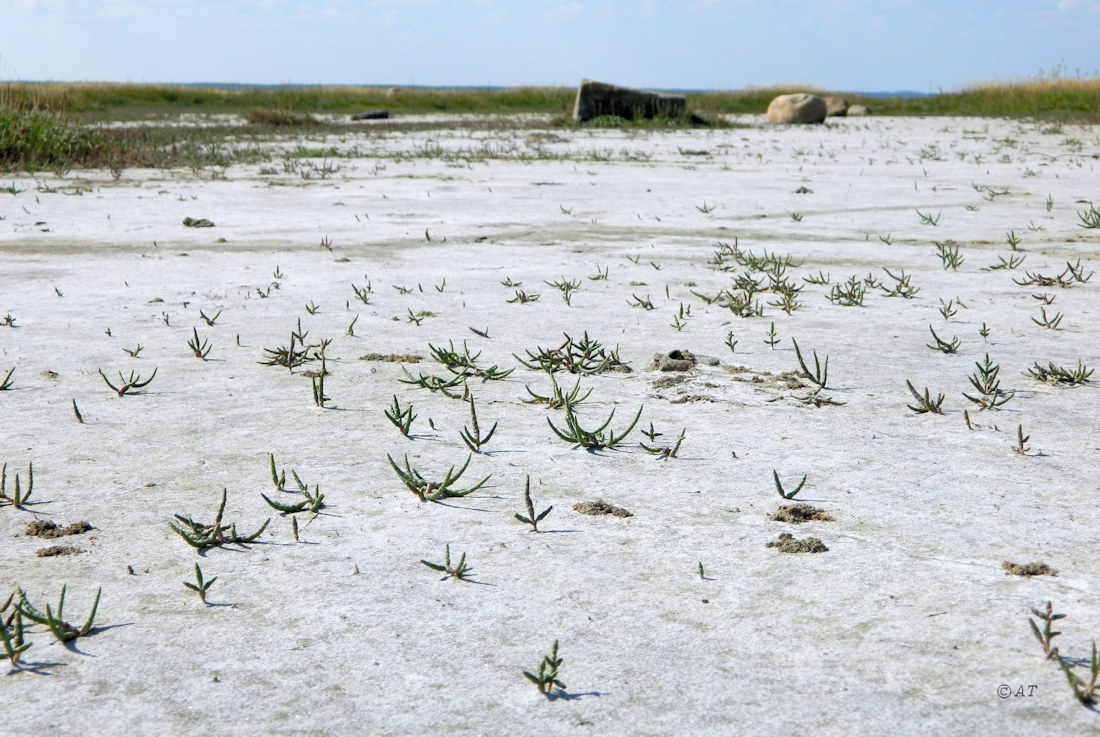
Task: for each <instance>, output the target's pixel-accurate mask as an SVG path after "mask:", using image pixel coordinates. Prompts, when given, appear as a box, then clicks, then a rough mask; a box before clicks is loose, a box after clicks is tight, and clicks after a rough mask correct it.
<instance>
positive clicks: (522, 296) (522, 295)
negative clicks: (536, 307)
mask: <svg viewBox="0 0 1100 737" xmlns="http://www.w3.org/2000/svg"><path fill="white" fill-rule="evenodd" d="M541 296H542V295H541V294H539V293H537V292H532V293H531V294H528V293H527V292H525V291H523V290H522V289H517V290H516V296H515V297H512V299H509V300H505V301H506V302H507V303H508V304H510V305H514V304H521V305H525V304H528V303H530V302H538V301H539V297H541Z"/></svg>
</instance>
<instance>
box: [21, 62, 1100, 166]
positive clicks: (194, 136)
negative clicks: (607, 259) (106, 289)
mask: <svg viewBox="0 0 1100 737" xmlns="http://www.w3.org/2000/svg"><path fill="white" fill-rule="evenodd" d="M794 91H811V92H815V93H817V94H827V92H826V91H825V90H819V89H813V88H808V87H805V86H801V87H770V88H750V89H746V90H740V91H735V92H708V93H702V94H693V95H689V96H688V109H689V110H694V111H698V112H700V113H702V114H703V115H704V116H711V117H713V116H715V115H721V114H731V113H747V114H760V113H762V112H764V110H766V109H767V106H768V103H769V102H770V101H771V100H772V98H774V97H775V96H776V95H778V94H783V93H787V92H794ZM574 94H575V92H574V90H573V89H571V88H552V87H517V88H514V89H506V90H485V89H463V90H427V89H418V88H388V89H387V88H373V87H316V88H293V89H289V88H288V89H272V88H264V89H240V90H222V89H212V88H202V87H178V86H166V85H135V84H100V83H82V84H67V83H57V84H8V85H6V86H3V87H0V171H36V170H55V171H64V170H67V169H71V168H81V167H110V168H112V169H116V168H130V167H137V166H149V167H170V166H208V165H221V164H222V163H231V162H232V161H240V160H243V159H242V158H241V156H244V157H245V158H246V159H247V158H250V157H251V156H253V155H254V154H249V153H247V152H249V151H254V149H255V147H250V146H249V143H248V142H249V139H252V140H253V141H260V140H264V139H265V138H268V137H270V136H272V135H274V134H276V133H277V132H282V133H285V130H286V128H287V127H288V126H294V127H297V128H298V129H300V130H302V131H303V132H308V131H310V130H314V129H319V128H321V127H324V128H325V130H328V131H330V132H333V131H335V130H337V128H336V127H335V126H333V125H332V124H329V125H327V126H325V125H324V123H323V122H322V120H321V119H319V118H318V117H316V116H320V115H344V114H351V113H355V112H359V111H363V110H372V109H386V110H389V111H390V112H391V113H392V114H393V115H396V116H400V115H403V114H416V113H467V114H479V115H490V114H502V113H541V114H545V115H549V116H551V117H552V118H553V119H555V120H567V119H568V116H569V114H570V112H571V110H572V105H573V97H574ZM845 97H846V98H847V99H848V100H849V102H851V103H862V104H865V105H867V106H868V107H870V108H871V109H872V111H873V112H874V113H875V114H876V115H906V116H911V115H943V116H946V115H957V116H975V117H1010V118H1025V117H1026V118H1037V119H1041V120H1050V121H1059V122H1084V123H1100V78H1091V79H1065V78H1056V79H1044V80H1037V81H1030V82H1021V83H1013V84H1001V83H995V84H981V85H975V86H972V87H969V88H967V89H965V90H962V91H960V92H953V93H948V94H942V95H936V96H932V97H920V98H886V99H883V98H873V99H872V98H864V97H861V96H859V95H845ZM184 113H196V114H207V115H210V114H226V113H230V114H239V115H241V116H243V117H244V118H245V119H247V121H248V124H247V125H234V126H225V127H221V128H205V129H203V130H201V131H194V130H187V129H181V128H177V127H171V126H163V127H149V128H142V129H126V130H116V129H109V128H100V127H94V126H93V127H89V126H88V125H86V124H89V123H102V122H105V121H115V120H135V119H152V120H156V119H161V118H163V119H170V118H173V117H175V116H178V115H180V114H184ZM227 136H233V137H234V138H235V139H236V140H237V141H238V144H235V146H234V148H233V150H234V151H237V152H238V153H236V154H233V155H231V156H229V157H228V160H227V161H224V162H223V159H225V158H226V157H225V156H223V155H221V154H216V155H215V154H211V153H210V152H211V151H215V152H224V151H227V150H229V149H227V148H226V147H225V146H224V145H222V142H224V141H225V139H226V137H227ZM241 141H243V144H240V142H241ZM242 151H243V152H246V153H245V154H241V153H240V152H242Z"/></svg>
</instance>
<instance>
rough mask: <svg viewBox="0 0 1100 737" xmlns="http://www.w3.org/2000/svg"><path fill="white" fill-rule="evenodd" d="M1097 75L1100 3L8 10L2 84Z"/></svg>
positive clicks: (349, 0) (653, 0)
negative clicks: (1060, 72) (1058, 72)
mask: <svg viewBox="0 0 1100 737" xmlns="http://www.w3.org/2000/svg"><path fill="white" fill-rule="evenodd" d="M1059 65H1063V67H1064V69H1065V72H1066V74H1068V75H1069V76H1076V75H1078V74H1083V75H1088V76H1095V75H1096V74H1097V70H1098V69H1100V0H896V1H894V2H888V1H886V0H821V1H818V2H811V1H809V0H679V1H676V2H674V1H673V0H522V1H521V0H319V1H317V2H300V1H299V0H0V79H5V80H13V79H28V80H53V81H93V80H94V81H117V82H197V81H206V82H242V83H259V84H310V83H322V84H398V85H404V84H422V85H502V86H512V85H522V84H537V85H543V84H548V85H565V86H572V85H575V84H576V83H577V82H578V81H579V80H580V79H581V78H583V77H588V78H591V79H599V80H603V81H609V82H615V83H619V84H626V85H636V86H643V87H656V88H667V89H739V88H742V87H746V86H752V85H755V86H763V85H771V84H777V83H799V84H812V85H816V86H818V87H823V88H827V89H833V90H852V91H876V90H914V91H918V92H935V91H938V90H945V91H950V90H956V89H959V88H960V87H963V86H965V85H966V84H969V83H974V82H980V81H988V80H1007V81H1011V80H1021V79H1031V78H1035V77H1037V76H1038V75H1039V74H1040V72H1044V73H1046V74H1048V75H1049V74H1050V73H1051V71H1052V70H1054V69H1055V68H1056V67H1058V66H1059Z"/></svg>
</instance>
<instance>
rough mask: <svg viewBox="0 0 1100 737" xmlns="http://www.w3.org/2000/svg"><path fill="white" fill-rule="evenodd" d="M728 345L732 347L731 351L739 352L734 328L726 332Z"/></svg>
mask: <svg viewBox="0 0 1100 737" xmlns="http://www.w3.org/2000/svg"><path fill="white" fill-rule="evenodd" d="M726 347H727V348H729V349H730V353H737V341H736V340H734V337H733V331H732V330H729V331H727V332H726Z"/></svg>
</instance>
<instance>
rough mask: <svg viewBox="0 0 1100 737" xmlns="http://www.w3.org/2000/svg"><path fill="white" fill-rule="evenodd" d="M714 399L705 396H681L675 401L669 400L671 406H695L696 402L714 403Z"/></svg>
mask: <svg viewBox="0 0 1100 737" xmlns="http://www.w3.org/2000/svg"><path fill="white" fill-rule="evenodd" d="M713 401H715V400H714V397H708V396H706V395H705V394H681V395H680V396H678V397H676V398H675V399H671V400H669V404H694V403H695V402H713Z"/></svg>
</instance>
